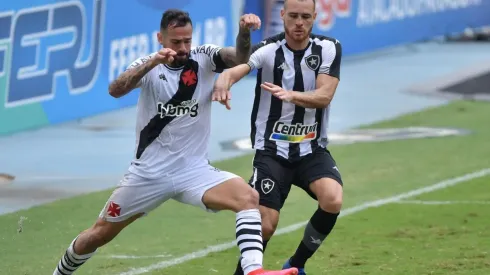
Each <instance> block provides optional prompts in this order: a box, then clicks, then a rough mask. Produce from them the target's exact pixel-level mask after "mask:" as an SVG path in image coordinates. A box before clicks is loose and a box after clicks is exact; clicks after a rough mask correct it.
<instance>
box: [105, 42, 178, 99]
mask: <svg viewBox="0 0 490 275" xmlns="http://www.w3.org/2000/svg"><path fill="white" fill-rule="evenodd" d="M175 55H176V53H175V51H173V50H171V49H166V48H163V49H161V50H160V51H158V52H157V53H155V55H154V56H153V57H152V58H150V59H149V60H148V61H147V62H143V64H141V65H138V66H137V67H133V68H130V69H128V70H126V71H125V72H124V73H122V74H121V75H120V76H119V77H118V78H117V79H116V80H114V81H113V82H112V83H111V84H110V85H109V94H110V95H111V96H113V97H115V98H119V97H122V96H124V95H126V94H128V93H129V92H131V91H132V90H134V89H135V88H138V87H139V86H140V85H141V79H143V77H144V76H145V75H146V74H147V73H148V72H150V71H151V70H152V69H153V68H155V67H156V66H157V65H158V64H170V63H172V62H173V61H174V56H175Z"/></svg>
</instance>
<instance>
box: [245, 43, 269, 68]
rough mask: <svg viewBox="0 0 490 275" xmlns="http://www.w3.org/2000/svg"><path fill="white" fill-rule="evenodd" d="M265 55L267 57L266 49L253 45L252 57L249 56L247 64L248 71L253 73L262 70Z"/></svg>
mask: <svg viewBox="0 0 490 275" xmlns="http://www.w3.org/2000/svg"><path fill="white" fill-rule="evenodd" d="M261 43H262V42H261ZM266 55H267V47H263V46H262V45H260V44H258V45H255V46H254V47H253V48H252V55H251V56H250V58H249V60H248V63H247V64H248V66H250V71H253V70H254V69H260V68H262V65H263V63H264V59H265V57H266Z"/></svg>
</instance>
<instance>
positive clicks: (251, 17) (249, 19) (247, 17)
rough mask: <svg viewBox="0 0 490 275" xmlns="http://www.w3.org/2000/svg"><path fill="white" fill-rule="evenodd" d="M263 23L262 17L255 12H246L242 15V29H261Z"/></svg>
mask: <svg viewBox="0 0 490 275" xmlns="http://www.w3.org/2000/svg"><path fill="white" fill-rule="evenodd" d="M261 24H262V22H261V21H260V18H259V17H258V16H257V15H255V14H253V13H249V14H244V15H242V17H240V29H244V30H249V29H252V30H254V31H255V30H258V29H260V25H261Z"/></svg>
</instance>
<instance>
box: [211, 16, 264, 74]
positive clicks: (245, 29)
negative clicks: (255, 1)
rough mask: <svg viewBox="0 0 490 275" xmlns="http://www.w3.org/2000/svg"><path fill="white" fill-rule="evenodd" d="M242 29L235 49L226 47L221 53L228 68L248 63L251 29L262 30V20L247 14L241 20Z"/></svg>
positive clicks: (250, 47)
mask: <svg viewBox="0 0 490 275" xmlns="http://www.w3.org/2000/svg"><path fill="white" fill-rule="evenodd" d="M239 24H240V29H239V31H238V35H237V37H236V45H235V47H226V48H223V49H222V50H220V51H219V54H220V56H221V59H222V60H223V62H224V63H225V64H226V66H227V67H228V68H232V67H234V66H237V65H239V64H244V63H247V61H248V59H249V57H250V54H251V49H252V46H251V37H250V29H252V30H258V29H260V25H261V21H260V18H259V17H258V16H257V15H255V14H245V15H243V16H242V17H241V18H240V23H239Z"/></svg>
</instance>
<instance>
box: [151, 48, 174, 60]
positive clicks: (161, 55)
mask: <svg viewBox="0 0 490 275" xmlns="http://www.w3.org/2000/svg"><path fill="white" fill-rule="evenodd" d="M175 55H177V53H176V52H175V51H174V50H172V49H168V48H163V49H161V50H159V51H158V52H157V53H156V54H155V55H154V56H153V60H154V61H155V62H156V63H157V64H170V63H172V62H173V61H174V56H175Z"/></svg>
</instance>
